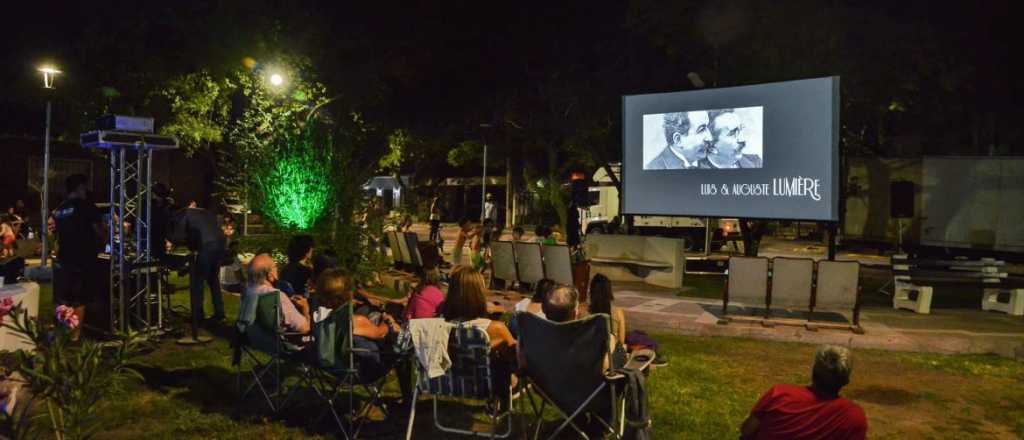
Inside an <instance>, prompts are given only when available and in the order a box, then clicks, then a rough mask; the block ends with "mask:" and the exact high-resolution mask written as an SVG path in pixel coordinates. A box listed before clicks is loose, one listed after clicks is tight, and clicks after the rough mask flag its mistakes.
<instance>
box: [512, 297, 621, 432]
mask: <svg viewBox="0 0 1024 440" xmlns="http://www.w3.org/2000/svg"><path fill="white" fill-rule="evenodd" d="M516 319H517V320H518V324H519V340H518V342H519V352H520V353H521V355H522V357H523V359H524V361H525V362H526V374H527V375H528V376H529V377H530V380H531V381H532V382H533V383H534V384H536V385H537V387H538V388H540V390H541V391H542V392H543V393H544V394H545V395H546V396H548V397H549V398H550V399H551V400H552V403H554V404H555V405H557V406H558V407H559V408H560V409H561V410H562V411H564V412H566V413H571V412H572V411H574V410H575V409H576V408H578V407H579V406H580V405H581V404H582V403H583V402H584V401H586V400H587V398H588V397H589V396H590V395H591V394H593V393H594V390H595V389H597V387H598V386H600V385H601V384H602V383H604V362H605V358H606V357H607V356H608V350H609V346H608V340H609V334H610V333H609V331H610V330H609V329H610V326H611V324H610V322H611V320H610V319H609V317H608V315H605V314H596V315H591V316H588V317H586V318H584V319H580V320H576V321H571V322H565V323H556V322H553V321H548V320H546V319H544V318H541V317H539V316H536V315H534V314H531V313H528V312H517V313H516Z"/></svg>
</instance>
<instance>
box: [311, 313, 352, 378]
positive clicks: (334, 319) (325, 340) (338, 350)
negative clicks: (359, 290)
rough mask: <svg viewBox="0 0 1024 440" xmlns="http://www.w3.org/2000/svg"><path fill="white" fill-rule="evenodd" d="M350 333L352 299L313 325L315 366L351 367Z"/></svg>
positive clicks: (330, 367)
mask: <svg viewBox="0 0 1024 440" xmlns="http://www.w3.org/2000/svg"><path fill="white" fill-rule="evenodd" d="M352 334H353V333H352V301H349V302H347V303H345V304H343V305H341V306H339V307H338V308H336V309H334V310H332V311H331V314H330V315H327V318H324V319H323V320H322V321H320V322H318V323H316V324H315V325H314V326H313V348H314V350H315V351H316V357H315V362H316V364H317V366H319V367H320V368H323V369H327V370H337V369H353V368H354V367H355V359H354V357H353V354H352Z"/></svg>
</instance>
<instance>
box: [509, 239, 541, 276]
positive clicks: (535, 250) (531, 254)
mask: <svg viewBox="0 0 1024 440" xmlns="http://www.w3.org/2000/svg"><path fill="white" fill-rule="evenodd" d="M515 250H516V269H517V270H518V271H519V281H520V282H523V283H530V284H532V283H536V282H537V281H540V280H542V279H544V258H543V256H542V255H541V251H540V243H526V242H521V241H517V242H516V243H515Z"/></svg>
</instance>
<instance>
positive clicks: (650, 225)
mask: <svg viewBox="0 0 1024 440" xmlns="http://www.w3.org/2000/svg"><path fill="white" fill-rule="evenodd" d="M607 168H611V170H612V172H613V173H615V175H616V176H620V175H621V174H620V170H621V165H620V164H618V163H614V164H610V165H609V166H608V167H600V168H598V169H597V171H595V172H594V176H593V182H594V183H593V185H592V186H591V187H590V188H589V192H590V203H591V205H590V207H588V208H583V209H581V210H580V211H581V213H580V214H581V215H580V221H581V223H582V226H583V232H584V233H585V234H607V233H615V232H621V231H623V230H624V229H625V228H624V226H623V225H622V220H621V219H622V217H621V216H620V214H619V190H618V188H616V187H615V184H614V183H612V179H611V177H609V176H608V172H607ZM704 220H705V219H703V218H699V217H668V216H656V215H637V216H633V229H634V233H636V234H638V235H655V236H663V237H675V238H682V239H683V240H684V241H685V245H684V246H685V247H686V249H687V250H703V249H704V242H705V237H704V234H705V227H704ZM711 227H712V234H711V250H718V249H721V247H722V246H724V245H725V244H726V243H727V242H728V241H730V240H736V239H739V236H740V230H739V222H738V221H737V220H736V219H711Z"/></svg>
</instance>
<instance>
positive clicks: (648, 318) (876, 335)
mask: <svg viewBox="0 0 1024 440" xmlns="http://www.w3.org/2000/svg"><path fill="white" fill-rule="evenodd" d="M445 226H446V227H444V228H442V232H441V236H442V238H443V239H444V241H445V247H444V251H445V254H446V257H448V258H450V253H451V251H452V246H453V244H454V241H455V236H456V234H457V229H456V228H455V227H452V226H450V225H445ZM413 230H414V231H415V232H417V233H418V234H420V235H422V236H426V234H427V233H428V231H429V229H428V228H427V226H426V225H421V224H417V225H414V226H413ZM531 232H532V231H527V235H528V236H530V237H532V233H531ZM506 233H509V231H508V230H506ZM530 237H527V239H529V238H530ZM762 250H763V252H762V254H764V255H765V256H801V257H810V258H815V257H822V256H823V254H824V251H825V250H824V247H822V246H818V245H814V244H808V243H800V242H792V241H784V240H778V241H771V242H769V243H767V246H763V248H762ZM838 259H841V260H856V261H859V262H861V264H867V265H875V264H879V265H884V264H885V263H886V262H887V258H885V257H880V256H877V255H868V254H858V253H854V252H843V253H840V255H839V256H838ZM521 298H523V296H522V295H519V294H515V293H502V294H497V295H495V296H494V297H493V298H492V300H494V301H497V302H499V303H501V304H502V305H504V306H505V307H506V308H507V309H509V310H511V308H512V307H511V306H512V304H514V303H515V302H517V301H519V299H521ZM615 303H616V305H618V306H619V307H622V308H623V309H624V310H625V312H626V319H627V325H628V326H629V328H631V329H640V330H645V331H651V332H664V333H673V334H681V335H694V336H734V337H748V338H756V339H765V340H772V341H787V342H804V343H811V344H842V345H849V346H852V347H855V348H871V349H880V350H892V351H913V352H932V353H944V354H956V353H996V354H999V355H1002V356H1007V357H1016V358H1019V359H1024V320H1022V321H1021V326H1020V327H1019V331H1011V332H1000V331H972V330H966V329H952V328H942V323H941V320H940V319H935V322H936V327H935V328H929V327H924V328H894V327H892V326H889V325H886V324H885V323H883V322H881V321H880V320H874V319H872V315H873V314H875V315H876V316H881V315H882V314H886V313H887V314H889V315H891V313H892V312H891V311H889V310H884V309H878V308H865V309H863V310H862V311H861V322H860V323H861V327H862V328H863V329H864V334H855V333H853V332H851V331H847V330H837V329H827V328H822V329H817V330H808V329H807V328H805V327H803V326H794V325H776V326H774V327H765V326H762V325H761V324H759V323H747V322H732V323H729V324H727V325H722V324H719V317H720V316H721V308H722V302H721V300H713V299H699V298H685V297H679V296H676V295H675V292H673V291H666V290H665V289H661V288H657V287H652V286H646V285H643V284H628V285H617V286H616V291H615ZM735 306H736V308H735V311H734V310H733V305H732V304H730V314H733V313H737V312H738V313H740V314H742V313H750V309H747V308H745V307H743V305H742V304H735ZM890 317H891V316H890ZM834 318H836V319H837V320H839V321H845V322H849V321H850V319H851V317H850V316H840V315H838V314H837V315H835V316H834ZM985 318H986V316H985V315H984V312H980V311H978V316H977V319H985ZM1011 328H1012V327H1011Z"/></svg>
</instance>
